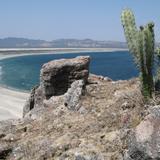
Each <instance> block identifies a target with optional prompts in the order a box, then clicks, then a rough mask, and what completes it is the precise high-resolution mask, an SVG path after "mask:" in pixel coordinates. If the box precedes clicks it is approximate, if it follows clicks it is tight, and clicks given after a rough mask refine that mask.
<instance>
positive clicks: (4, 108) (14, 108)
mask: <svg viewBox="0 0 160 160" xmlns="http://www.w3.org/2000/svg"><path fill="white" fill-rule="evenodd" d="M119 50H125V49H117V48H102V49H100V48H97V49H96V48H90V49H75V48H74V49H52V50H49V51H50V53H52V54H54V53H79V52H95V51H100V52H110V51H119ZM3 51H4V52H3ZM13 51H14V52H16V51H20V49H18V50H16V49H0V59H4V58H10V57H16V56H23V55H35V54H36V55H38V54H44V53H42V52H43V51H44V50H43V49H42V50H41V52H40V53H37V52H36V53H34V52H33V49H32V50H29V49H27V51H28V52H29V51H32V52H33V53H24V52H23V49H21V51H22V52H18V53H13ZM35 51H37V50H36V49H35ZM38 51H40V49H38ZM51 51H52V52H51ZM45 54H49V52H48V53H45ZM28 97H29V93H24V92H21V91H16V90H12V89H8V88H4V87H3V86H0V120H6V119H12V118H21V117H22V114H23V113H22V111H23V106H24V104H25V101H26V100H27V98H28Z"/></svg>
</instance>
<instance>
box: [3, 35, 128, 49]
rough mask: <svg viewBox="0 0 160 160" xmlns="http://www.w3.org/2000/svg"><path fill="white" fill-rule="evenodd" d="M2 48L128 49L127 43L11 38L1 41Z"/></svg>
mask: <svg viewBox="0 0 160 160" xmlns="http://www.w3.org/2000/svg"><path fill="white" fill-rule="evenodd" d="M0 48H127V45H126V43H125V42H118V41H96V40H92V39H83V40H78V39H57V40H53V41H45V40H34V39H26V38H15V37H9V38H4V39H0Z"/></svg>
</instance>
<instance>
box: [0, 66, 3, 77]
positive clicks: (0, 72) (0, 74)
mask: <svg viewBox="0 0 160 160" xmlns="http://www.w3.org/2000/svg"><path fill="white" fill-rule="evenodd" d="M2 74H3V70H2V66H0V80H1V78H2Z"/></svg>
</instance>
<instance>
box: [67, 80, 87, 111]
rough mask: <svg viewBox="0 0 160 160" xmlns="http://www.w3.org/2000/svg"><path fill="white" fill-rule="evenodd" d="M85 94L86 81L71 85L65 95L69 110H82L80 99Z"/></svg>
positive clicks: (78, 81)
mask: <svg viewBox="0 0 160 160" xmlns="http://www.w3.org/2000/svg"><path fill="white" fill-rule="evenodd" d="M83 92H84V81H83V80H77V81H75V82H73V83H72V84H71V88H69V89H68V91H67V93H65V95H64V104H65V106H66V107H67V108H68V109H71V110H78V109H79V108H80V104H79V102H80V98H81V96H82V94H83Z"/></svg>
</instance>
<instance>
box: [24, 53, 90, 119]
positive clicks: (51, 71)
mask: <svg viewBox="0 0 160 160" xmlns="http://www.w3.org/2000/svg"><path fill="white" fill-rule="evenodd" d="M89 63H90V57H89V56H81V57H76V58H72V59H61V60H54V61H51V62H49V63H46V64H44V65H43V67H42V69H41V74H40V86H38V87H35V88H33V89H32V91H31V94H30V97H29V99H28V100H27V102H26V104H25V106H24V108H23V116H25V115H26V114H27V113H28V112H30V110H32V109H33V108H42V107H44V105H46V104H47V105H48V104H49V103H50V101H49V99H50V98H51V97H52V99H53V98H54V97H57V96H61V95H64V94H65V93H66V92H67V91H68V89H69V88H70V87H71V85H72V83H74V82H75V81H77V82H75V84H73V85H72V88H73V86H74V90H75V88H76V91H75V92H74V93H73V96H74V97H71V96H69V94H70V92H72V90H73V89H71V90H69V93H68V94H67V96H66V102H64V103H66V104H68V107H69V106H70V108H73V105H74V106H75V105H76V104H75V103H77V101H78V100H79V98H78V97H80V95H79V94H81V92H82V87H84V86H85V85H86V82H87V80H88V76H89ZM78 80H81V81H78ZM76 84H77V85H76ZM80 87H81V88H80ZM78 92H80V93H78ZM77 94H78V95H77ZM53 96H54V97H53ZM47 100H48V102H47ZM44 101H45V102H44ZM71 101H72V102H71ZM73 101H74V102H73ZM71 103H74V104H71ZM52 105H53V104H52Z"/></svg>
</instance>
